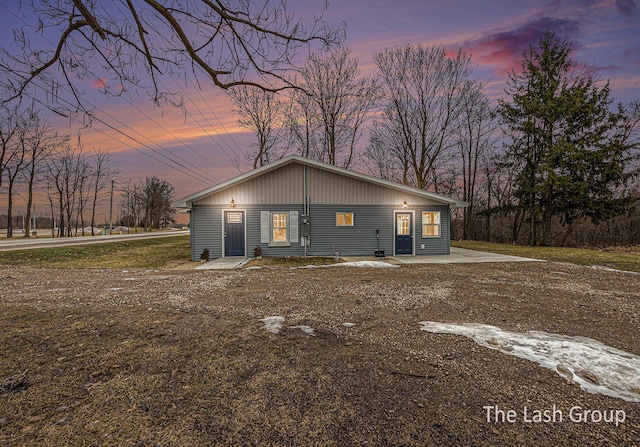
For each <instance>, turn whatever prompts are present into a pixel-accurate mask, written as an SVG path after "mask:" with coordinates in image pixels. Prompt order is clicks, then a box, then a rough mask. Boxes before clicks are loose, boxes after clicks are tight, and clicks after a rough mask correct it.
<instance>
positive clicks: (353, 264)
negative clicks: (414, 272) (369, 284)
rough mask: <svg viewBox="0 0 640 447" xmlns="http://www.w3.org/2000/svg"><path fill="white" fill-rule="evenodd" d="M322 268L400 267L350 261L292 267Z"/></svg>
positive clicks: (377, 262) (385, 263)
mask: <svg viewBox="0 0 640 447" xmlns="http://www.w3.org/2000/svg"><path fill="white" fill-rule="evenodd" d="M324 267H360V268H370V269H395V268H398V267H400V266H399V265H393V264H389V263H388V262H384V261H350V262H338V263H336V264H327V265H305V266H304V267H293V268H301V269H314V268H324Z"/></svg>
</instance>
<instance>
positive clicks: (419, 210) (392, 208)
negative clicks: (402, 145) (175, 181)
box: [175, 155, 466, 260]
mask: <svg viewBox="0 0 640 447" xmlns="http://www.w3.org/2000/svg"><path fill="white" fill-rule="evenodd" d="M175 206H176V207H177V208H183V209H186V210H188V212H190V213H191V257H192V259H193V260H199V259H200V254H201V253H202V251H203V250H204V249H205V248H207V249H208V250H209V253H210V257H211V258H212V259H213V258H220V257H227V256H248V257H252V256H254V249H255V247H257V246H260V247H261V248H262V254H263V256H333V255H335V253H336V252H338V253H339V254H340V255H341V256H374V255H378V256H383V255H386V256H399V255H406V256H412V255H435V254H449V249H450V245H449V243H450V228H449V226H450V220H451V209H452V208H457V207H463V206H466V204H465V203H464V202H461V201H458V200H455V199H451V198H448V197H444V196H441V195H438V194H433V193H430V192H427V191H423V190H420V189H416V188H412V187H409V186H404V185H401V184H398V183H394V182H390V181H386V180H381V179H378V178H375V177H372V176H369V175H365V174H361V173H358V172H354V171H351V170H348V169H343V168H338V167H336V166H332V165H328V164H325V163H321V162H318V161H314V160H310V159H307V158H303V157H300V156H295V155H292V156H288V157H285V158H283V159H281V160H278V161H276V162H274V163H271V164H269V165H266V166H263V167H261V168H258V169H255V170H253V171H251V172H247V173H245V174H242V175H239V176H237V177H234V178H232V179H230V180H227V181H225V182H222V183H220V184H218V185H215V186H212V187H210V188H208V189H205V190H203V191H200V192H198V193H195V194H192V195H190V196H187V197H185V198H183V199H181V200H179V201H178V202H177V203H176V204H175Z"/></svg>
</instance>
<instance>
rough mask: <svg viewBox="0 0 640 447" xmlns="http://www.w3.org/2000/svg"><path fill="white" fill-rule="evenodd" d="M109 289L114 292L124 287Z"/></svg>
mask: <svg viewBox="0 0 640 447" xmlns="http://www.w3.org/2000/svg"><path fill="white" fill-rule="evenodd" d="M109 290H111V291H113V292H117V291H118V290H122V287H112V288H110V289H109Z"/></svg>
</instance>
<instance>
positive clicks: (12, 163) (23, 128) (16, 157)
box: [4, 115, 27, 238]
mask: <svg viewBox="0 0 640 447" xmlns="http://www.w3.org/2000/svg"><path fill="white" fill-rule="evenodd" d="M16 120H17V122H16V126H17V129H16V133H15V134H14V135H15V136H16V137H17V139H16V138H14V139H13V140H14V141H12V142H10V143H9V144H8V145H7V148H6V152H5V154H4V157H5V161H4V171H5V175H6V179H7V237H8V238H12V237H13V194H14V190H15V186H16V182H17V180H18V179H19V176H20V174H22V171H23V170H24V169H25V165H26V145H25V143H24V141H25V138H26V134H27V121H26V120H25V119H24V115H18V116H17V117H16Z"/></svg>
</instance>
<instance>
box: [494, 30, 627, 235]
mask: <svg viewBox="0 0 640 447" xmlns="http://www.w3.org/2000/svg"><path fill="white" fill-rule="evenodd" d="M506 92H507V93H508V94H509V96H510V97H511V98H510V101H506V100H502V101H500V104H499V107H498V111H499V113H500V115H501V117H502V119H503V120H504V123H505V124H506V126H507V131H508V134H509V137H510V139H511V141H510V144H509V147H508V148H507V151H506V153H505V159H504V163H505V167H507V168H508V169H513V170H514V172H517V174H518V177H517V185H518V189H517V191H516V197H517V199H518V201H519V203H518V204H516V208H517V209H518V212H519V213H518V214H519V215H521V216H527V218H528V221H529V243H530V244H532V245H537V244H542V245H547V244H549V243H550V242H551V239H552V237H553V236H554V235H552V222H553V221H554V219H556V220H557V221H558V222H559V223H560V224H561V225H562V226H563V228H564V237H565V239H566V236H568V235H569V234H570V233H571V231H573V229H574V228H575V225H576V224H577V223H578V222H579V221H580V220H582V219H584V218H590V219H591V220H593V221H594V222H599V221H602V220H606V219H609V218H611V217H613V216H615V215H617V214H620V213H621V212H624V211H625V210H626V209H628V206H629V200H628V199H627V198H624V197H619V194H618V191H619V189H620V187H621V186H623V185H624V184H625V183H626V182H627V180H628V179H629V177H630V175H631V174H630V173H629V172H628V170H627V166H626V161H627V158H628V150H629V146H628V145H626V144H624V142H623V141H622V139H621V134H620V131H619V128H620V126H621V124H622V123H623V121H624V115H623V113H622V112H620V109H619V110H618V112H614V111H611V110H610V107H611V104H612V98H611V96H610V91H609V84H608V83H606V84H604V85H602V86H601V85H599V83H598V81H597V80H596V79H594V77H593V76H592V75H591V70H590V68H589V67H587V66H584V65H579V64H577V63H576V62H575V61H574V60H572V59H571V45H570V44H569V43H567V42H564V41H561V40H558V39H556V38H555V36H554V35H553V34H552V33H547V34H545V36H544V37H543V38H542V39H541V40H540V42H539V46H538V47H536V48H534V47H533V46H532V47H529V49H528V50H526V51H525V52H524V60H523V62H522V72H521V73H515V72H513V73H512V74H511V75H510V77H509V82H508V85H507V89H506ZM539 226H541V228H542V234H540V233H539ZM516 236H517V235H516ZM563 241H564V240H563Z"/></svg>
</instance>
